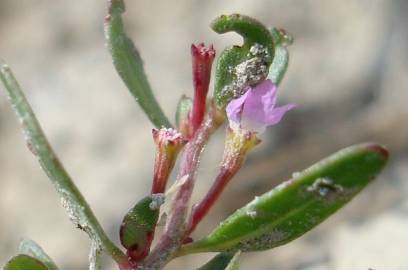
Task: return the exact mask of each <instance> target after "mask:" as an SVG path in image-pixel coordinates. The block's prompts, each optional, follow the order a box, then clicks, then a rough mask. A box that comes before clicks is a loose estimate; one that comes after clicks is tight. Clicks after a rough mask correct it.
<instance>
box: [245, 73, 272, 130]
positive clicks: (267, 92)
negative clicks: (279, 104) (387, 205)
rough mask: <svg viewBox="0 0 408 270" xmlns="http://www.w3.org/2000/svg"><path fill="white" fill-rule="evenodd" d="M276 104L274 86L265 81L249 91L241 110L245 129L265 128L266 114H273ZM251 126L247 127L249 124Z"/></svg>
mask: <svg viewBox="0 0 408 270" xmlns="http://www.w3.org/2000/svg"><path fill="white" fill-rule="evenodd" d="M275 103H276V86H275V85H274V84H273V83H272V82H271V81H270V80H266V81H264V82H262V83H260V84H259V85H258V86H256V87H255V88H254V89H253V90H251V92H250V94H249V95H248V98H247V99H246V101H245V104H244V107H243V110H242V118H241V119H242V120H243V122H245V123H244V126H246V128H250V129H252V128H253V126H266V125H267V122H266V118H267V116H268V114H271V113H272V112H273V109H274V106H275ZM251 122H252V123H253V125H248V124H249V123H251Z"/></svg>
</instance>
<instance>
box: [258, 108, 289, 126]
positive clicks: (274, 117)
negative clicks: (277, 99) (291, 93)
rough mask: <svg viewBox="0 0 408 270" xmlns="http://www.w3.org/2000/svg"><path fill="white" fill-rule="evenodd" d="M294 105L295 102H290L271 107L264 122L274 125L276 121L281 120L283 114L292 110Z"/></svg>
mask: <svg viewBox="0 0 408 270" xmlns="http://www.w3.org/2000/svg"><path fill="white" fill-rule="evenodd" d="M295 107H296V104H293V103H290V104H286V105H284V106H281V107H277V108H275V109H273V111H272V112H271V113H268V114H267V115H266V116H265V124H266V125H267V126H272V125H276V124H277V123H279V122H280V120H282V117H283V116H284V115H285V113H286V112H287V111H289V110H292V109H293V108H295Z"/></svg>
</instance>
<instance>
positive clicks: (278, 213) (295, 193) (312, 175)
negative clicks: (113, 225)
mask: <svg viewBox="0 0 408 270" xmlns="http://www.w3.org/2000/svg"><path fill="white" fill-rule="evenodd" d="M387 159H388V153H387V150H385V149H384V148H383V147H381V146H379V145H376V144H371V143H370V144H360V145H355V146H351V147H348V148H346V149H343V150H341V151H339V152H337V153H335V154H333V155H332V156H329V157H328V158H326V159H323V160H322V161H320V162H318V163H316V164H315V165H313V166H311V167H310V168H308V169H306V170H304V171H303V172H301V173H295V174H294V175H293V178H292V179H290V180H288V181H286V182H284V183H282V184H281V185H279V186H277V187H276V188H274V189H273V190H271V191H269V192H267V193H265V194H263V195H262V196H260V197H255V199H254V200H253V201H252V202H250V203H249V204H247V205H246V206H245V207H243V208H241V209H239V210H237V211H236V212H235V213H234V214H232V215H231V216H230V217H228V218H227V219H226V220H225V221H224V222H222V223H221V224H220V225H219V226H218V227H217V228H216V229H215V230H214V231H213V232H212V233H210V235H208V236H207V237H205V238H204V239H202V240H199V241H197V242H194V243H192V244H188V245H185V246H184V247H183V248H182V250H181V251H180V252H179V254H178V255H181V254H187V253H196V252H225V251H228V252H232V251H236V250H241V251H256V250H265V249H271V248H274V247H277V246H280V245H283V244H286V243H288V242H290V241H292V240H294V239H296V238H298V237H300V236H301V235H303V234H304V233H306V232H307V231H309V230H311V229H312V228H314V227H315V226H316V225H318V224H319V223H321V222H322V221H323V220H325V219H326V218H328V217H329V216H330V215H332V214H333V213H335V212H336V211H337V210H338V209H340V208H341V207H342V206H344V205H345V204H346V203H348V202H349V201H350V200H351V199H352V198H353V197H354V196H355V195H357V194H358V193H359V192H360V191H361V190H362V189H363V188H364V187H365V186H366V185H367V184H368V183H370V182H371V181H372V180H373V179H374V178H375V177H376V176H377V175H378V174H379V173H380V172H381V170H382V169H383V167H384V166H385V164H386V162H387Z"/></svg>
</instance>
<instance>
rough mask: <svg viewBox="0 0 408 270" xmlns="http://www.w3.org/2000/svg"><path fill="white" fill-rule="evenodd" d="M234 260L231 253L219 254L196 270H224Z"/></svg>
mask: <svg viewBox="0 0 408 270" xmlns="http://www.w3.org/2000/svg"><path fill="white" fill-rule="evenodd" d="M233 258H234V254H233V253H226V252H223V253H220V254H217V255H216V256H215V257H214V258H212V259H211V260H210V261H208V262H207V263H206V264H204V265H203V266H201V267H200V268H197V270H225V269H227V267H228V265H230V262H231V260H232V259H233Z"/></svg>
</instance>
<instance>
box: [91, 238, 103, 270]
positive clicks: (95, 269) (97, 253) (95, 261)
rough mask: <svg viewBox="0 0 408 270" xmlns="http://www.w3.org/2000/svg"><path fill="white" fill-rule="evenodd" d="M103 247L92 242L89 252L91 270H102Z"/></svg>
mask: <svg viewBox="0 0 408 270" xmlns="http://www.w3.org/2000/svg"><path fill="white" fill-rule="evenodd" d="M101 253H102V249H101V245H99V243H97V242H95V241H92V242H91V249H90V251H89V270H101Z"/></svg>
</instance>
